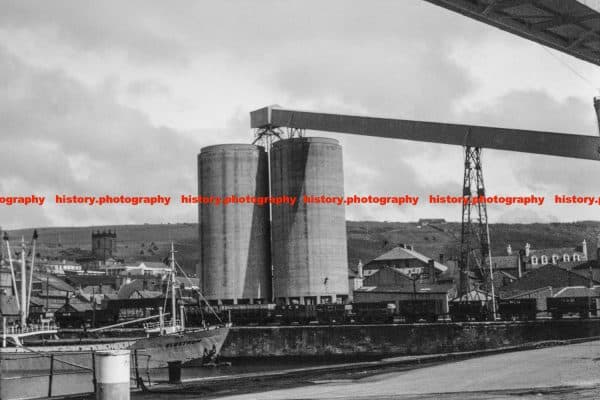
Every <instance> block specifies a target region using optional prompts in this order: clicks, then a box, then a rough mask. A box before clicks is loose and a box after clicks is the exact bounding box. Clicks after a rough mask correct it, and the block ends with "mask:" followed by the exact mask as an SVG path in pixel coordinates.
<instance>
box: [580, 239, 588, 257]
mask: <svg viewBox="0 0 600 400" xmlns="http://www.w3.org/2000/svg"><path fill="white" fill-rule="evenodd" d="M581 251H582V252H583V257H584V260H587V259H588V252H587V241H586V240H585V239H583V242H581Z"/></svg>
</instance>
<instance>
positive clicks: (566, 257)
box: [563, 254, 571, 262]
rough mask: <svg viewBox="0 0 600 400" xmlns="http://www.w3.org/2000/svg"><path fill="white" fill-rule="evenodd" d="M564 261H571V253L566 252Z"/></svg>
mask: <svg viewBox="0 0 600 400" xmlns="http://www.w3.org/2000/svg"><path fill="white" fill-rule="evenodd" d="M563 261H564V262H569V261H571V259H570V258H569V255H568V254H565V255H563Z"/></svg>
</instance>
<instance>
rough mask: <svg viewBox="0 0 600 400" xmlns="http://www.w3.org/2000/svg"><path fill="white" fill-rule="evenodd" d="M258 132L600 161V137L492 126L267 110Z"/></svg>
mask: <svg viewBox="0 0 600 400" xmlns="http://www.w3.org/2000/svg"><path fill="white" fill-rule="evenodd" d="M250 125H251V127H252V128H255V129H258V130H269V129H276V128H294V129H310V130H315V131H324V132H337V133H349V134H355V135H361V136H375V137H383V138H390V139H403V140H412V141H417V142H429V143H442V144H450V145H457V146H471V147H479V148H487V149H496V150H507V151H518V152H522V153H531V154H544V155H550V156H559V157H570V158H580V159H586V160H600V137H597V136H587V135H574V134H566V133H556V132H543V131H532V130H523V129H511V128H497V127H489V126H477V125H464V124H448V123H440V122H424V121H411V120H403V119H390V118H373V117H361V116H354V115H340V114H326V113H318V112H308V111H297V110H287V109H283V108H280V107H275V106H271V107H265V108H261V109H259V110H256V111H253V112H251V113H250Z"/></svg>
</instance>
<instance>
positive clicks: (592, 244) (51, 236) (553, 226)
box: [8, 221, 600, 273]
mask: <svg viewBox="0 0 600 400" xmlns="http://www.w3.org/2000/svg"><path fill="white" fill-rule="evenodd" d="M346 226H347V232H348V263H349V264H350V265H351V266H355V265H356V264H357V263H358V261H359V260H361V261H362V262H363V263H366V262H368V261H369V260H371V259H373V258H375V257H377V256H379V255H380V254H382V253H383V252H385V251H387V250H389V249H391V248H393V247H394V246H397V245H398V244H401V243H406V244H411V245H413V246H414V248H415V250H417V251H419V252H421V253H423V254H425V255H427V256H429V257H432V258H435V259H438V258H439V255H440V254H443V255H444V258H445V259H452V258H456V256H457V255H458V245H459V243H460V223H457V222H449V223H441V224H434V225H419V224H417V223H411V222H378V221H348V222H347V225H346ZM108 229H110V230H116V231H117V239H118V248H117V250H118V252H119V256H120V257H123V258H125V259H126V260H130V261H133V260H163V259H164V258H165V257H166V256H167V254H168V251H169V244H170V242H171V241H173V242H174V243H175V247H176V251H177V252H178V254H177V259H178V260H179V262H180V263H181V264H182V265H183V267H184V268H185V269H186V271H189V272H192V273H193V272H194V270H195V265H196V263H197V260H198V258H199V251H198V224H196V223H184V224H143V225H106V226H91V227H52V228H39V229H38V233H39V239H38V243H39V246H38V248H39V249H40V253H41V254H42V255H43V256H51V257H57V258H61V256H62V257H63V258H64V257H67V256H69V255H70V254H71V253H72V252H73V250H74V249H81V250H91V235H92V231H97V230H100V231H102V230H108ZM32 233H33V229H19V230H13V231H8V234H9V235H10V237H11V243H12V244H13V245H14V244H16V241H17V240H18V239H19V238H20V237H21V236H24V237H25V238H26V240H29V239H30V238H31V235H32ZM598 234H600V222H596V221H582V222H573V223H549V224H539V223H538V224H492V225H490V237H491V243H492V254H494V255H504V254H506V246H507V245H508V244H509V243H510V244H511V246H512V248H513V249H514V250H517V249H520V248H523V247H524V246H525V243H530V244H531V247H532V248H534V249H535V248H537V249H540V248H547V247H561V246H576V245H578V244H580V243H581V242H582V241H583V239H586V240H587V244H588V254H589V256H590V257H591V258H596V245H597V243H596V242H597V236H598Z"/></svg>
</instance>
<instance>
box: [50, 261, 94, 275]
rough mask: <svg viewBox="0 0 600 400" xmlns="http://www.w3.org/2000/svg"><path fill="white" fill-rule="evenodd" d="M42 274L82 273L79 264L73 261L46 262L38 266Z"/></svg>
mask: <svg viewBox="0 0 600 400" xmlns="http://www.w3.org/2000/svg"><path fill="white" fill-rule="evenodd" d="M39 269H40V270H41V271H42V272H46V273H48V274H55V275H64V274H65V273H68V272H71V273H80V272H82V271H83V267H82V266H81V264H78V263H76V262H74V261H67V260H62V261H47V262H45V263H43V264H41V265H40V266H39Z"/></svg>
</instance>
